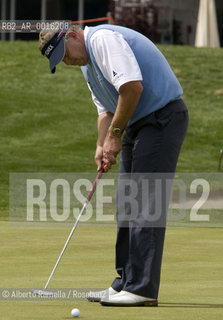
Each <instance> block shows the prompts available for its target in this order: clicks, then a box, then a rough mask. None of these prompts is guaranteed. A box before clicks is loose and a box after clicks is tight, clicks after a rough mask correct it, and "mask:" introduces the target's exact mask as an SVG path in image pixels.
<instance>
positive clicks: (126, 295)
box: [100, 291, 158, 307]
mask: <svg viewBox="0 0 223 320" xmlns="http://www.w3.org/2000/svg"><path fill="white" fill-rule="evenodd" d="M100 303H101V304H102V305H103V306H120V307H121V306H125V307H132V306H147V307H157V306H158V301H157V300H156V299H151V298H147V297H143V296H139V295H137V294H134V293H131V292H127V291H120V292H119V293H117V294H115V295H109V296H106V297H102V298H101V301H100Z"/></svg>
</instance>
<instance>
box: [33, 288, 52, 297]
mask: <svg viewBox="0 0 223 320" xmlns="http://www.w3.org/2000/svg"><path fill="white" fill-rule="evenodd" d="M32 293H34V294H37V295H38V296H45V297H50V296H53V291H48V290H41V289H32Z"/></svg>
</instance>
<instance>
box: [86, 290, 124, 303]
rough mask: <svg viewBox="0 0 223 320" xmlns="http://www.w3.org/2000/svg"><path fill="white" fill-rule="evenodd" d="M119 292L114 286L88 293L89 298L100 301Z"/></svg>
mask: <svg viewBox="0 0 223 320" xmlns="http://www.w3.org/2000/svg"><path fill="white" fill-rule="evenodd" d="M117 293H118V291H116V290H114V289H113V288H112V287H110V288H108V289H105V290H102V291H90V292H89V293H88V295H87V300H88V301H91V302H100V301H101V299H102V298H104V299H109V297H111V296H113V295H115V294H117Z"/></svg>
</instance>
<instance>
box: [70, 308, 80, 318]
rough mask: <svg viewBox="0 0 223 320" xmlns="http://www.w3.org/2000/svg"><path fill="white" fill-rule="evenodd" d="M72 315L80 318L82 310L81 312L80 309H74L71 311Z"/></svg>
mask: <svg viewBox="0 0 223 320" xmlns="http://www.w3.org/2000/svg"><path fill="white" fill-rule="evenodd" d="M71 315H72V316H73V317H79V315H80V310H79V309H72V310H71Z"/></svg>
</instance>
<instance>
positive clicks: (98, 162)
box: [94, 146, 103, 171]
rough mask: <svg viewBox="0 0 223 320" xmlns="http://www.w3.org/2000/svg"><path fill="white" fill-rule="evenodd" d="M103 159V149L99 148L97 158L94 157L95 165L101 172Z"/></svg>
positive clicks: (96, 152)
mask: <svg viewBox="0 0 223 320" xmlns="http://www.w3.org/2000/svg"><path fill="white" fill-rule="evenodd" d="M102 158H103V147H101V146H97V148H96V151H95V156H94V160H95V163H96V165H97V166H98V168H97V171H100V170H101V166H102Z"/></svg>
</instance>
